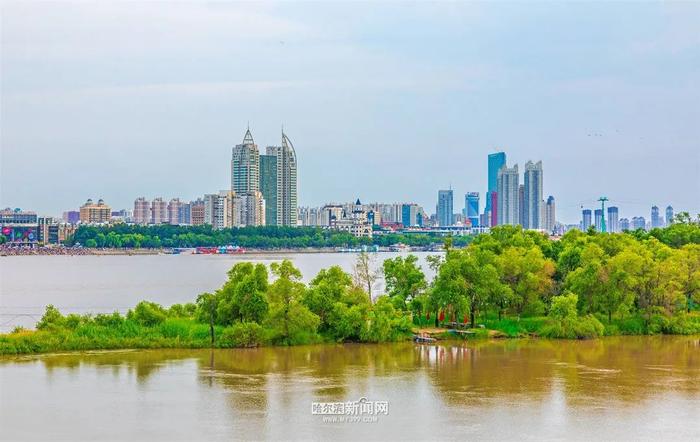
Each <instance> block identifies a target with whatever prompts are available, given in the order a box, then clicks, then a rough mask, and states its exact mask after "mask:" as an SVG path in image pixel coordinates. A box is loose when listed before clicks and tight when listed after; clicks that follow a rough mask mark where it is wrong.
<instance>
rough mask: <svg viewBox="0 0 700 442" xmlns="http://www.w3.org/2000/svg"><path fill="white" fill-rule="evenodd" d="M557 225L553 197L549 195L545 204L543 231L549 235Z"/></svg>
mask: <svg viewBox="0 0 700 442" xmlns="http://www.w3.org/2000/svg"><path fill="white" fill-rule="evenodd" d="M556 223H557V215H556V206H555V203H554V197H553V196H552V195H549V197H547V204H546V205H545V209H544V229H545V230H546V231H547V232H549V233H551V232H552V231H553V230H554V225H555V224H556Z"/></svg>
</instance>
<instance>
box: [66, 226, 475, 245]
mask: <svg viewBox="0 0 700 442" xmlns="http://www.w3.org/2000/svg"><path fill="white" fill-rule="evenodd" d="M470 239H471V237H468V236H464V237H457V238H455V241H456V244H457V245H466V244H467V243H468V242H469V241H470ZM441 241H442V238H441V237H440V236H438V235H428V234H399V233H378V232H375V235H374V237H373V238H371V239H370V238H356V237H354V236H352V235H351V234H349V233H347V232H341V231H339V230H331V229H322V228H318V227H274V226H264V227H240V228H231V229H219V230H217V229H213V228H212V227H211V226H210V225H203V226H175V225H170V224H159V225H153V226H140V225H128V224H114V225H110V226H80V227H79V228H78V229H77V230H76V232H75V234H74V235H73V236H72V237H71V239H70V240H69V241H68V242H67V245H75V244H81V245H83V246H85V247H91V248H92V247H106V248H140V247H143V248H161V247H214V246H225V245H236V246H240V247H246V248H256V249H296V248H307V247H313V248H322V247H358V246H363V245H378V246H385V247H386V246H392V245H395V244H406V245H409V246H423V247H426V246H430V245H433V244H438V243H440V242H441Z"/></svg>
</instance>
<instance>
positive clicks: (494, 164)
mask: <svg viewBox="0 0 700 442" xmlns="http://www.w3.org/2000/svg"><path fill="white" fill-rule="evenodd" d="M505 165H506V153H505V152H496V153H492V154H489V157H488V187H487V189H488V190H487V192H486V206H485V208H484V211H485V212H489V211H491V210H493V208H494V206H493V205H492V202H493V198H492V197H491V194H492V193H494V192H497V191H498V171H499V170H501V167H503V166H505ZM493 225H496V224H493Z"/></svg>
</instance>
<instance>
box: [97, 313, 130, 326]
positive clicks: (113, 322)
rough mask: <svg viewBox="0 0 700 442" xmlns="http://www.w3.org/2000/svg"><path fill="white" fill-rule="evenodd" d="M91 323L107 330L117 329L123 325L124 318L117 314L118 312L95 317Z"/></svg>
mask: <svg viewBox="0 0 700 442" xmlns="http://www.w3.org/2000/svg"><path fill="white" fill-rule="evenodd" d="M93 321H94V322H95V324H97V325H101V326H103V327H109V328H117V327H119V326H121V325H122V324H123V323H124V317H123V316H122V315H120V314H119V312H114V313H112V314H104V313H100V314H97V315H95V317H94V319H93Z"/></svg>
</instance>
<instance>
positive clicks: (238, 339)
mask: <svg viewBox="0 0 700 442" xmlns="http://www.w3.org/2000/svg"><path fill="white" fill-rule="evenodd" d="M263 341H264V333H263V328H262V326H261V325H260V324H257V323H255V322H239V323H236V324H233V325H232V326H231V327H226V328H225V329H224V331H223V332H222V333H221V337H220V338H219V339H218V341H217V342H218V345H219V347H224V348H232V347H257V346H259V345H261V344H262V343H263Z"/></svg>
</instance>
